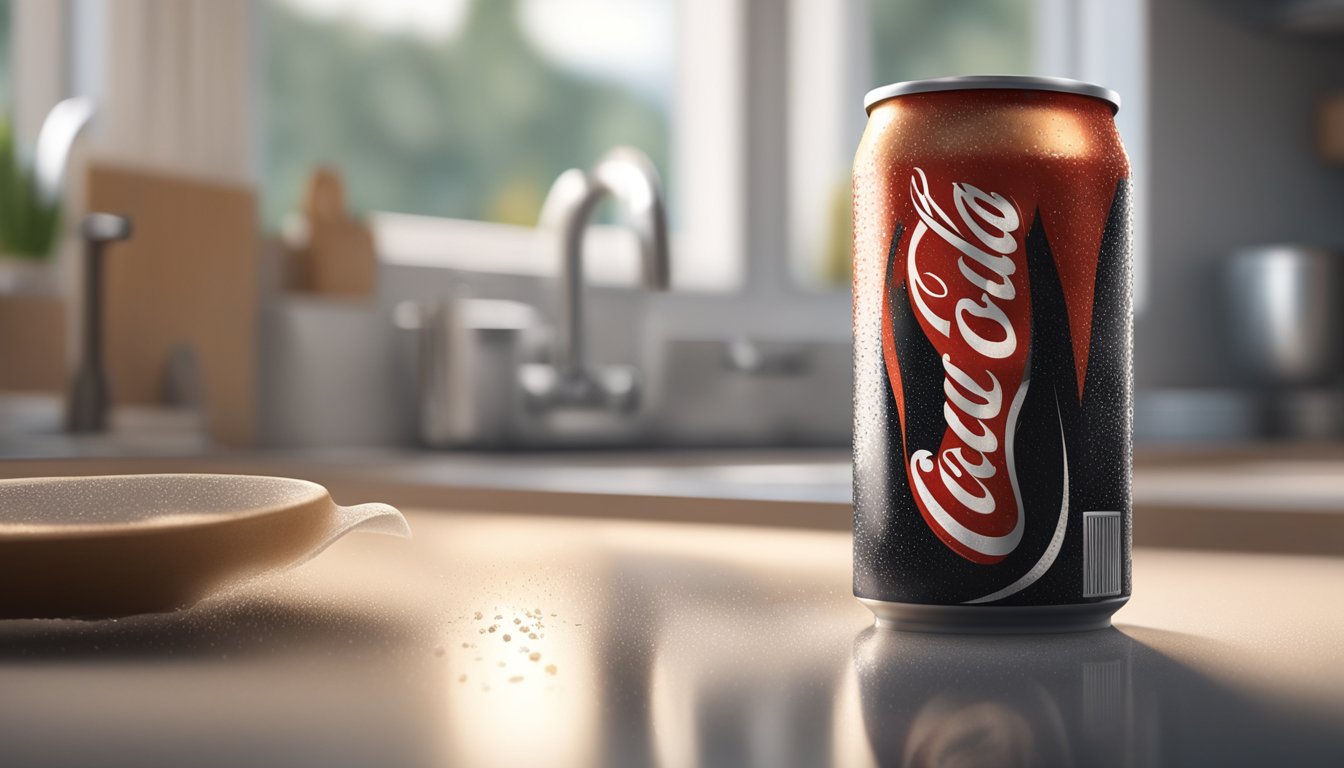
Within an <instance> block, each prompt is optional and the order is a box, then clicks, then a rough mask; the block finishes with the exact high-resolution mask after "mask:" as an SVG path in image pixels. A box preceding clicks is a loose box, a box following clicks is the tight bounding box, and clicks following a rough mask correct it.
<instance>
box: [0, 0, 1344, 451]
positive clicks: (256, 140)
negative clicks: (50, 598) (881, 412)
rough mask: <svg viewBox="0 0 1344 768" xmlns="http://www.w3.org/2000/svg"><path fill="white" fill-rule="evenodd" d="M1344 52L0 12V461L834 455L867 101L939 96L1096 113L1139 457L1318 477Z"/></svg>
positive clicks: (988, 10)
mask: <svg viewBox="0 0 1344 768" xmlns="http://www.w3.org/2000/svg"><path fill="white" fill-rule="evenodd" d="M1342 28H1344V3H1337V2H1330V1H1326V2H1300V1H1296V0H1279V1H1274V0H1241V1H1240V2H1213V1H1212V0H1173V1H1172V2H1164V3H1150V2H1138V1H1135V2H1095V1H1091V0H1088V1H1082V2H1072V1H1070V0H969V1H967V2H959V3H929V2H916V1H915V0H854V1H853V2H841V3H836V2H828V1H826V0H789V2H776V1H774V0H770V1H767V0H737V1H736V2H728V3H725V2H719V1H717V0H491V1H490V2H485V1H484V0H433V1H427V2H413V1H412V0H227V1H216V2H203V1H201V0H180V1H172V0H59V1H56V2H39V1H37V0H5V1H4V2H0V104H3V120H4V122H3V124H2V128H3V130H0V190H3V193H4V194H5V195H8V196H9V201H8V204H6V205H4V206H3V214H2V215H0V392H3V396H0V434H2V435H3V437H2V438H0V451H3V452H4V453H6V454H7V455H13V456H59V455H178V454H184V453H188V454H189V453H209V452H218V451H221V450H225V451H236V450H268V451H301V452H303V451H307V452H331V451H336V450H355V449H359V450H364V449H369V450H382V451H388V450H391V451H418V450H420V449H425V448H431V449H452V448H456V449H481V448H489V449H500V448H503V449H524V450H526V449H542V448H545V449H562V448H593V447H625V448H629V447H648V448H653V447H684V448H728V447H743V448H776V447H801V448H826V447H833V448H843V447H844V446H845V445H846V442H847V440H848V434H849V386H850V385H849V381H850V375H851V374H850V370H849V356H850V355H849V348H848V336H849V291H848V285H849V269H850V266H849V227H850V225H849V215H850V214H849V210H848V200H849V187H848V171H849V163H850V159H851V158H852V153H853V150H854V147H855V145H856V143H857V140H858V137H859V135H860V133H861V131H862V128H863V123H864V119H865V115H864V112H863V110H862V106H861V98H862V94H863V93H864V92H865V91H866V90H867V89H869V88H871V87H873V86H876V85H879V84H884V83H888V82H893V81H897V80H906V79H914V78H923V77H932V76H942V75H955V74H967V73H1028V74H1041V75H1057V76H1065V77H1073V78H1078V79H1084V80H1091V81H1096V82H1099V83H1103V84H1105V85H1107V86H1108V87H1111V88H1114V89H1116V90H1118V91H1119V92H1120V93H1121V94H1122V95H1123V99H1124V106H1123V108H1122V109H1121V110H1120V113H1119V116H1118V121H1119V125H1120V129H1121V133H1122V134H1123V136H1124V140H1125V143H1126V146H1127V147H1128V150H1129V153H1130V156H1131V159H1132V163H1133V168H1134V177H1135V189H1136V196H1137V197H1136V201H1137V205H1136V207H1135V213H1134V224H1135V232H1136V252H1135V258H1136V264H1137V278H1138V279H1137V284H1136V291H1137V299H1138V303H1137V306H1138V314H1137V340H1136V341H1137V343H1136V351H1137V359H1136V378H1137V385H1138V398H1137V413H1136V430H1137V435H1138V438H1139V440H1140V444H1141V449H1143V447H1144V446H1158V447H1161V448H1162V450H1169V449H1171V448H1172V447H1173V446H1182V447H1191V448H1190V450H1193V451H1204V450H1208V449H1210V448H1219V447H1227V446H1237V447H1238V448H1239V449H1240V448H1246V447H1248V446H1249V447H1252V448H1253V449H1254V450H1262V449H1263V450H1271V451H1273V450H1279V449H1282V448H1283V447H1284V446H1300V445H1305V444H1308V443H1311V444H1314V445H1321V444H1329V443H1331V442H1333V441H1336V440H1338V439H1339V437H1340V436H1341V434H1344V380H1342V379H1341V370H1340V367H1341V366H1340V362H1341V356H1340V349H1341V339H1340V328H1341V325H1342V324H1341V321H1340V317H1341V309H1340V307H1341V298H1342V297H1341V293H1340V291H1341V290H1344V289H1341V287H1340V286H1341V285H1344V282H1341V279H1340V277H1339V274H1340V266H1339V264H1338V260H1339V254H1338V249H1339V248H1340V246H1341V244H1342V243H1344V217H1342V216H1340V211H1341V205H1344V171H1342V170H1341V165H1342V164H1344V46H1341V45H1340V41H1341V39H1344V38H1341V36H1340V34H1341V33H1340V30H1341V29H1342ZM618 147H619V148H623V149H617V148H618ZM613 150H615V152H614V153H613ZM94 212H105V213H110V214H115V215H116V216H120V217H124V219H126V221H125V222H121V221H120V220H116V221H112V220H109V221H110V222H111V223H109V222H104V228H103V230H98V231H94V230H96V229H97V228H96V227H93V228H92V229H91V228H90V227H91V226H92V225H89V224H87V222H86V220H85V216H86V215H87V214H89V213H94ZM118 222H120V223H123V224H129V230H127V231H121V230H118V229H117V227H116V226H114V225H116V224H118ZM108 227H111V229H108ZM94 262H96V263H97V265H98V266H97V268H96V269H93V268H90V267H88V266H87V265H88V264H92V263H94ZM91 274H92V275H93V278H96V279H93V278H91V277H90V275H91ZM90 280H93V282H90ZM91 297H96V298H97V299H98V301H90V298H91ZM75 401H79V402H80V403H81V405H80V407H81V408H82V409H83V411H84V412H87V413H84V417H86V418H85V420H86V421H87V422H88V423H87V424H84V425H83V428H81V427H79V426H78V425H73V424H71V423H69V422H70V418H71V417H70V415H69V414H70V413H71V408H72V407H73V406H72V405H71V403H72V402H75ZM803 403H806V407H800V404H803Z"/></svg>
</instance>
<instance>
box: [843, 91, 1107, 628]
mask: <svg viewBox="0 0 1344 768" xmlns="http://www.w3.org/2000/svg"><path fill="white" fill-rule="evenodd" d="M865 106H866V108H867V110H868V115H869V119H868V127H867V129H866V131H865V132H864V135H863V139H862V141H861V142H860V144H859V149H858V153H857V155H856V157H855V159H854V593H855V595H857V596H858V597H859V599H860V600H862V601H863V602H864V603H865V604H866V605H868V606H869V607H870V608H871V609H872V610H873V612H874V613H875V614H876V615H877V617H878V623H879V624H882V625H890V626H894V627H897V628H904V629H927V630H944V631H1050V630H1071V629H1090V628H1096V627H1104V626H1107V625H1108V624H1109V623H1110V615H1111V614H1112V613H1113V612H1115V610H1116V609H1118V608H1119V607H1120V606H1121V605H1123V604H1124V602H1125V601H1126V600H1127V599H1128V596H1129V593H1130V573H1129V540H1130V468H1131V452H1132V450H1131V445H1132V439H1131V434H1132V426H1131V425H1132V417H1131V404H1132V400H1133V384H1132V373H1131V370H1132V368H1131V358H1132V352H1131V346H1132V335H1133V333H1132V327H1133V313H1132V299H1131V293H1132V290H1131V283H1132V264H1131V253H1130V250H1131V239H1132V238H1131V234H1130V220H1129V161H1128V159H1127V157H1126V155H1125V150H1124V147H1123V146H1122V145H1121V143H1120V136H1119V133H1118V132H1117V131H1116V127H1115V120H1114V115H1115V112H1116V110H1118V108H1119V97H1118V96H1116V94H1115V93H1114V92H1112V91H1109V90H1106V89H1104V88H1100V87H1098V86H1094V85H1089V84H1086V83H1080V82H1075V81H1069V80H1058V79H1050V78H1034V77H960V78H947V79H941V80H924V81H917V82H909V83H898V84H895V85H889V86H886V87H883V88H878V89H876V90H874V91H872V92H870V93H869V94H868V96H867V98H866V99H865Z"/></svg>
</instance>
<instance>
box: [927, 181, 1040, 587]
mask: <svg viewBox="0 0 1344 768" xmlns="http://www.w3.org/2000/svg"><path fill="white" fill-rule="evenodd" d="M950 193H951V194H950V198H951V203H952V208H953V209H954V210H955V212H956V218H955V219H954V218H953V217H952V216H950V215H949V214H948V212H947V210H946V209H945V208H944V207H943V206H940V205H939V204H938V202H937V200H936V199H935V195H934V193H933V191H931V189H930V182H929V180H928V178H927V176H926V175H925V173H924V171H923V170H922V169H920V168H915V169H914V174H913V175H912V176H911V177H910V200H911V203H912V204H913V206H914V209H915V212H916V213H917V214H918V216H919V223H918V224H916V225H915V227H914V230H913V231H912V232H911V235H910V240H909V245H908V246H907V251H906V280H907V285H908V286H909V296H910V302H911V304H912V307H913V309H914V311H915V315H916V318H917V319H918V321H919V323H920V325H921V326H923V328H924V333H925V335H926V336H927V337H928V338H929V340H930V341H931V342H932V343H933V346H934V348H935V350H937V352H938V353H939V355H940V357H941V359H942V365H943V374H944V379H943V395H944V401H943V417H944V420H945V421H946V423H947V430H946V432H945V434H944V435H943V439H942V442H941V444H940V445H939V446H938V450H937V451H936V454H935V452H934V451H929V450H924V449H920V450H915V451H914V452H912V453H911V454H910V456H909V476H910V481H911V486H912V487H913V489H914V496H915V501H916V503H917V505H918V507H919V510H920V513H921V514H922V516H923V517H924V519H925V521H926V522H927V523H928V524H929V526H930V528H931V529H932V530H933V531H934V533H935V534H936V535H937V536H938V538H939V539H941V540H942V541H943V543H944V544H946V545H947V546H948V547H950V548H951V549H952V550H954V551H955V552H957V553H958V554H960V555H961V556H963V557H965V558H967V559H968V560H971V561H973V562H976V563H982V564H990V563H996V562H999V561H1000V560H1002V559H1003V558H1005V557H1007V556H1008V554H1009V553H1011V552H1012V551H1013V550H1014V549H1015V548H1016V547H1017V545H1018V543H1019V542H1020V541H1021V540H1022V532H1023V524H1024V517H1025V516H1024V514H1023V509H1022V498H1021V492H1020V490H1019V489H1018V486H1017V477H1016V472H1015V467H1014V463H1013V438H1014V434H1013V433H1014V430H1015V429H1016V424H1017V415H1018V411H1019V410H1020V408H1021V406H1022V402H1023V400H1024V399H1025V396H1026V391H1027V384H1028V380H1027V375H1026V363H1027V353H1028V346H1029V339H1030V297H1029V296H1028V295H1026V288H1027V286H1026V285H1025V273H1026V269H1025V261H1024V260H1023V259H1022V255H1021V254H1020V253H1019V251H1020V250H1021V248H1022V238H1021V235H1020V232H1019V230H1020V229H1021V224H1022V216H1021V213H1020V211H1019V210H1018V208H1017V206H1016V205H1015V204H1014V203H1013V201H1012V200H1010V199H1008V198H1006V197H1004V196H1003V195H1001V194H998V193H997V192H986V191H984V190H982V189H980V188H978V187H975V186H973V185H971V184H968V183H964V182H954V183H952V184H951V185H950Z"/></svg>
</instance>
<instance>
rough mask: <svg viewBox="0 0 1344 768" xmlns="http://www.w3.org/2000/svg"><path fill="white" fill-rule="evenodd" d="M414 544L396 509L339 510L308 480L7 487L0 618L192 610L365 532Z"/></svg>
mask: <svg viewBox="0 0 1344 768" xmlns="http://www.w3.org/2000/svg"><path fill="white" fill-rule="evenodd" d="M357 528H359V529H367V530H374V531H378V532H382V533H390V534H394V535H400V536H408V535H409V534H410V529H409V528H408V527H407V525H406V520H405V518H403V517H402V516H401V513H400V512H398V511H397V510H396V509H394V508H392V507H389V506H387V505H386V504H361V505H359V506H355V507H340V506H337V505H336V504H335V502H333V501H332V499H331V495H330V494H329V493H327V489H326V488H323V487H322V486H320V485H317V484H316V483H310V482H307V481H306V480H291V479H288V478H282V477H253V476H247V475H187V474H182V475H116V476H107V477H52V478H33V479H22V480H3V481H0V618H58V617H80V618H100V617H109V616H125V615H129V614H134V613H148V612H156V611H170V610H175V609H178V608H183V607H186V606H190V605H191V604H193V603H195V602H196V601H198V600H200V599H201V598H203V597H205V596H206V595H208V594H210V593H211V592H212V591H214V590H216V589H218V588H220V587H221V586H224V585H225V584H228V583H232V582H234V581H238V580H242V579H246V578H249V577H253V576H256V575H258V574H261V573H264V572H266V571H271V570H275V569H278V568H283V567H286V566H290V565H295V564H298V563H301V562H303V561H305V560H307V559H308V558H310V557H312V556H314V555H316V554H317V553H319V552H321V551H322V550H323V549H325V548H326V547H327V546H328V545H329V544H331V543H332V542H333V541H335V540H336V539H338V538H340V537H341V536H343V535H344V534H346V533H348V532H349V531H352V530H355V529H357Z"/></svg>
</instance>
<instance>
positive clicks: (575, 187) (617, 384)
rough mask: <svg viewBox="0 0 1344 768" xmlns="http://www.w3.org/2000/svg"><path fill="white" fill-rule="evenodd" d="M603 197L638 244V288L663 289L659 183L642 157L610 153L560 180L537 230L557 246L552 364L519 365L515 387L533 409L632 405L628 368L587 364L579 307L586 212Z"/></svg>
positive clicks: (625, 150) (663, 217) (634, 395)
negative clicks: (557, 308)
mask: <svg viewBox="0 0 1344 768" xmlns="http://www.w3.org/2000/svg"><path fill="white" fill-rule="evenodd" d="M608 196H610V197H611V198H612V199H614V200H615V201H616V202H617V203H618V204H619V205H620V207H621V210H622V214H623V218H624V221H625V223H626V225H627V226H628V227H630V229H631V230H633V231H634V233H635V236H636V238H637V239H638V242H639V250H640V265H641V271H642V275H643V283H644V286H645V287H646V288H649V289H650V290H659V291H661V290H667V288H668V284H669V277H670V274H669V273H670V260H669V258H668V248H667V211H666V207H665V206H664V204H663V190H662V183H661V182H660V181H659V178H658V171H657V169H656V168H655V167H654V165H653V161H651V160H650V159H649V158H648V156H647V155H645V154H644V153H643V152H640V151H639V150H637V149H633V148H631V147H616V148H615V149H613V150H611V151H610V152H608V153H607V154H606V155H604V156H603V157H602V159H601V160H599V161H598V163H597V165H595V166H593V168H592V169H591V170H589V171H588V172H587V173H584V172H583V171H580V170H578V169H577V168H572V169H570V170H568V171H565V172H564V173H562V174H560V176H559V178H557V179H556V180H555V183H554V184H553V185H552V186H551V190H550V192H549V193H548V194H547V196H546V202H545V204H544V205H543V206H542V212H541V222H540V225H541V228H542V229H543V230H547V231H548V232H549V231H555V232H556V234H557V235H558V237H559V245H560V291H561V293H560V328H559V334H558V339H557V342H558V343H557V347H556V356H555V364H554V365H553V366H552V365H541V364H532V365H526V366H524V367H523V369H522V371H521V373H520V381H521V383H522V386H523V390H524V391H525V392H526V393H527V395H528V400H529V403H530V404H531V405H533V406H534V407H542V408H547V407H555V406H579V407H596V408H609V409H614V410H630V409H632V408H634V407H635V405H636V404H637V402H638V377H637V376H636V373H635V370H634V368H632V367H629V366H602V367H595V366H593V365H592V363H591V362H590V360H589V359H588V349H587V336H586V331H585V326H584V318H585V316H584V308H583V295H584V288H583V283H584V279H583V237H584V232H585V231H586V230H587V229H588V225H589V224H590V223H591V220H592V217H593V213H594V211H596V209H597V206H598V204H599V203H601V202H602V200H603V199H604V198H606V197H608Z"/></svg>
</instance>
